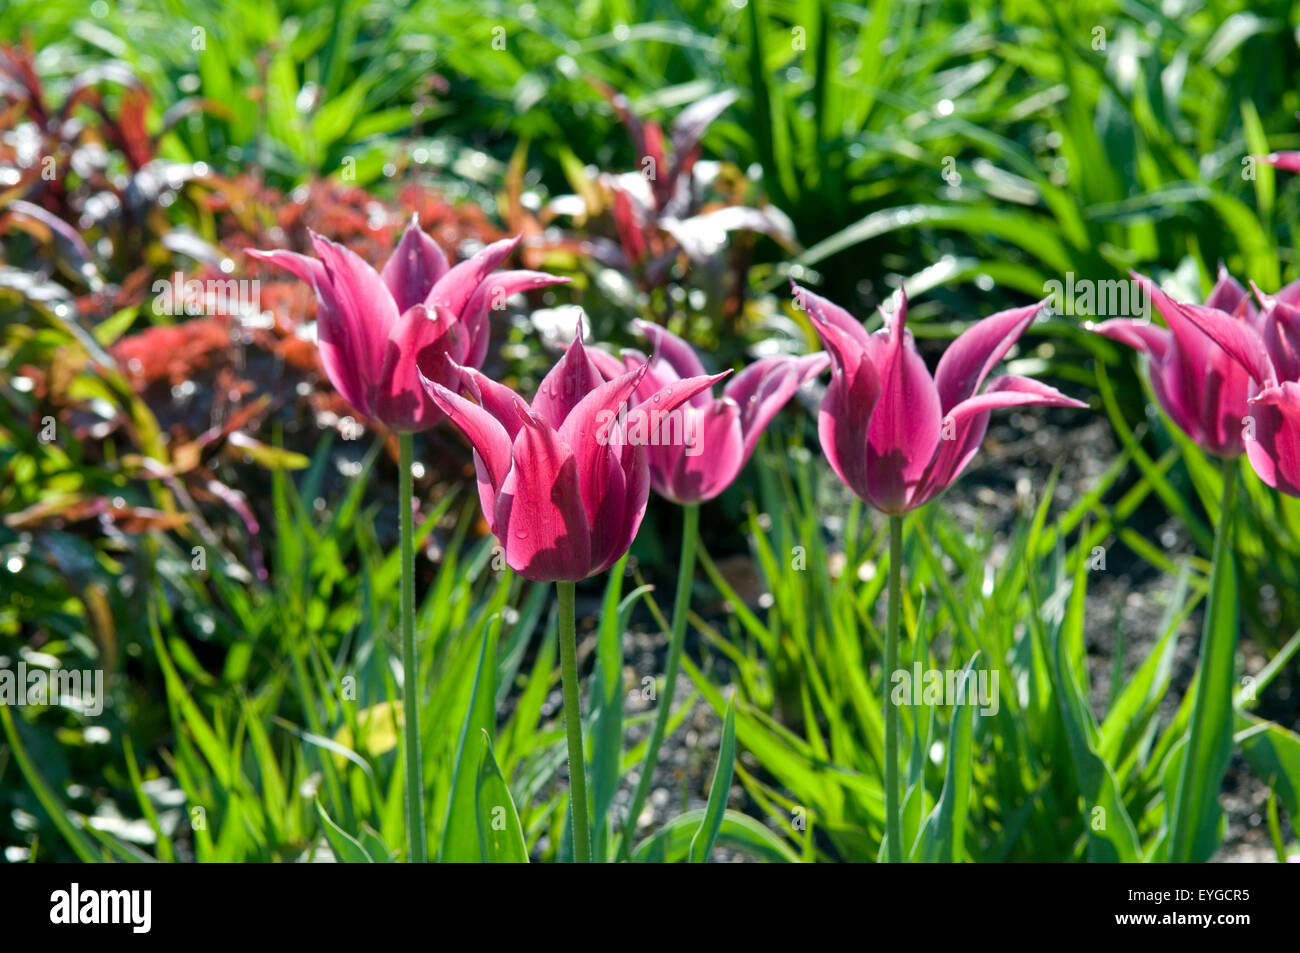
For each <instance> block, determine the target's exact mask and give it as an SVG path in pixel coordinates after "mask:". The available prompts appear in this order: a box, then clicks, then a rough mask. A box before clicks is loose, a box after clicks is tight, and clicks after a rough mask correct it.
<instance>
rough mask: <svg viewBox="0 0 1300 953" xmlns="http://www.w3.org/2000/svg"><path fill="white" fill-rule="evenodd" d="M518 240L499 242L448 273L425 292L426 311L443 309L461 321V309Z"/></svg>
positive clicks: (462, 313)
mask: <svg viewBox="0 0 1300 953" xmlns="http://www.w3.org/2000/svg"><path fill="white" fill-rule="evenodd" d="M519 238H520V236H518V235H516V236H515V237H514V238H503V239H501V241H499V242H493V243H492V244H491V245H488V246H487V247H486V248H483V249H482V250H480V251H479V252H478V253H477V254H475V255H474V256H473V257H471V258H468V259H466V260H465V261H462V262H461V263H460V264H458V265H456V266H454V267H453V268H451V269H450V270H448V271H447V273H446V274H445V275H443V276H442V278H441V279H439V281H438V283H437V284H435V285H434V286H433V288H432V289H431V290H430V291H429V297H428V299H426V301H425V304H426V305H428V306H429V307H430V308H433V307H436V306H441V307H444V308H446V309H447V310H448V311H450V312H451V313H452V314H454V315H456V317H457V318H461V319H463V318H464V315H465V309H466V307H467V306H468V305H469V302H470V299H471V298H472V297H474V292H476V291H478V289H479V285H481V284H483V282H484V280H485V279H486V278H487V277H488V275H490V274H491V273H492V272H493V271H495V270H496V267H497V265H499V264H501V262H503V261H505V260H506V258H507V257H509V255H510V253H511V252H512V251H514V249H515V246H516V245H518V244H519Z"/></svg>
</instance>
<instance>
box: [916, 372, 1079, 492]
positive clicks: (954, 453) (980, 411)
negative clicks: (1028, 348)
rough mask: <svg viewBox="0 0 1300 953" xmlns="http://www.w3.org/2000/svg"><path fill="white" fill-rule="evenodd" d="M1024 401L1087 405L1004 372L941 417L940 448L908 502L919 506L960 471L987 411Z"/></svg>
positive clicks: (971, 454) (982, 428)
mask: <svg viewBox="0 0 1300 953" xmlns="http://www.w3.org/2000/svg"><path fill="white" fill-rule="evenodd" d="M1025 404H1041V405H1047V406H1051V407H1086V406H1087V404H1085V403H1083V402H1082V401H1078V400H1075V399H1074V398H1072V397H1067V396H1066V395H1064V394H1062V393H1061V392H1060V391H1058V390H1057V389H1056V388H1055V387H1051V386H1049V385H1047V384H1044V383H1042V382H1041V381H1036V380H1034V379H1033V378H1030V377H1017V376H1014V375H1006V376H1003V377H998V378H995V379H994V380H992V381H990V382H989V385H988V387H987V388H986V389H985V390H984V392H983V393H980V394H976V395H975V396H973V397H968V398H966V399H965V400H963V401H962V402H961V403H959V404H957V406H955V407H953V408H952V409H951V410H950V411H948V413H947V415H946V416H945V417H944V420H943V430H942V439H941V440H940V442H939V449H938V451H937V452H936V453H935V455H934V459H933V461H931V463H930V467H929V469H928V470H927V471H926V474H925V477H924V479H923V480H922V483H921V486H920V487H919V488H918V490H917V492H916V494H915V497H914V499H913V501H912V504H911V505H912V506H920V505H921V504H922V503H925V502H928V501H929V500H932V499H933V498H934V497H936V496H938V495H939V494H940V493H942V492H943V491H944V490H945V489H946V488H947V487H948V486H950V485H951V484H952V483H953V481H954V480H956V479H957V477H959V476H960V475H961V473H962V471H963V470H965V469H966V466H967V464H969V463H970V461H971V458H972V457H974V456H975V454H976V453H977V452H978V451H979V448H980V444H982V443H983V442H984V434H985V432H986V431H987V430H988V424H989V412H990V411H992V410H994V409H996V408H999V407H1015V406H1021V405H1025Z"/></svg>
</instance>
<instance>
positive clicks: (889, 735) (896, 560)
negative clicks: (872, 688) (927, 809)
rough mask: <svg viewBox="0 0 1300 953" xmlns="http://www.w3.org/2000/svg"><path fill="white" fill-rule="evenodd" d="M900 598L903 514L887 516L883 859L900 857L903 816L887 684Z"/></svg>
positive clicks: (894, 714) (894, 712)
mask: <svg viewBox="0 0 1300 953" xmlns="http://www.w3.org/2000/svg"><path fill="white" fill-rule="evenodd" d="M902 598H903V517H901V516H891V517H889V609H888V620H887V621H886V623H885V686H884V691H883V692H882V694H883V695H884V697H885V842H886V847H885V859H886V860H888V861H889V862H890V863H891V864H897V863H900V862H902V860H903V819H902V818H903V815H902V802H901V798H900V797H899V789H898V784H899V777H898V709H897V708H896V707H895V705H894V699H893V693H892V692H891V691H890V689H889V686H890V684H891V683H892V681H893V678H894V671H895V670H896V669H897V668H898V610H899V605H900V604H901V602H902Z"/></svg>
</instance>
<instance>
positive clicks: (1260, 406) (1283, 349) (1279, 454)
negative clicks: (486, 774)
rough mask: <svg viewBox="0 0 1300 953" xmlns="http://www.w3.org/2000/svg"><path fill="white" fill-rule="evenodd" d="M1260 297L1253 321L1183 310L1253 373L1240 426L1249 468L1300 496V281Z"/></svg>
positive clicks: (1195, 309)
mask: <svg viewBox="0 0 1300 953" xmlns="http://www.w3.org/2000/svg"><path fill="white" fill-rule="evenodd" d="M1255 293H1256V295H1257V296H1258V297H1259V300H1260V302H1261V303H1262V304H1263V310H1262V311H1260V312H1258V314H1257V316H1256V317H1255V319H1254V320H1253V321H1242V320H1236V319H1235V318H1234V317H1233V316H1231V315H1228V314H1224V313H1223V312H1222V311H1216V310H1213V309H1209V308H1194V307H1191V306H1188V305H1181V306H1180V307H1181V309H1182V311H1183V313H1184V315H1185V317H1186V319H1187V320H1188V321H1189V322H1190V323H1192V324H1194V325H1195V326H1196V327H1198V328H1200V329H1201V330H1202V331H1204V332H1205V333H1206V334H1207V335H1208V336H1209V338H1210V339H1212V340H1213V342H1214V344H1215V345H1217V346H1218V347H1219V348H1221V349H1222V350H1223V351H1224V352H1225V353H1227V354H1228V355H1229V356H1230V357H1231V358H1232V359H1233V361H1235V362H1236V364H1235V366H1237V367H1239V368H1240V369H1241V370H1242V371H1243V372H1244V373H1246V374H1248V375H1249V378H1250V392H1249V397H1248V399H1247V405H1248V406H1247V409H1246V410H1244V411H1243V412H1242V414H1241V416H1240V417H1239V418H1238V421H1237V423H1238V426H1239V427H1240V429H1241V430H1242V431H1243V437H1244V443H1245V447H1246V456H1247V458H1248V459H1249V460H1250V465H1251V466H1252V467H1253V468H1254V470H1255V472H1256V473H1257V474H1259V478H1260V479H1261V480H1263V481H1264V482H1265V483H1267V484H1268V485H1269V486H1271V487H1274V488H1275V489H1278V490H1281V491H1282V492H1283V493H1287V494H1289V495H1291V496H1300V282H1296V283H1294V284H1291V285H1288V286H1287V287H1286V288H1283V289H1282V290H1281V291H1279V292H1278V293H1277V294H1276V295H1274V296H1269V295H1264V294H1262V293H1261V292H1260V291H1259V290H1258V289H1256V291H1255Z"/></svg>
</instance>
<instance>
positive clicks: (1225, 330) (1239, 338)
mask: <svg viewBox="0 0 1300 953" xmlns="http://www.w3.org/2000/svg"><path fill="white" fill-rule="evenodd" d="M1173 310H1174V311H1176V312H1177V313H1178V314H1179V316H1180V317H1181V318H1182V319H1183V320H1184V321H1185V322H1187V323H1188V324H1190V325H1192V326H1194V327H1196V328H1199V329H1200V330H1201V331H1203V332H1204V334H1205V336H1206V337H1208V338H1209V340H1210V341H1212V342H1213V343H1214V344H1217V345H1218V346H1219V347H1220V348H1221V349H1222V350H1223V351H1225V352H1226V353H1227V354H1228V356H1229V357H1231V358H1232V359H1233V360H1234V361H1236V362H1237V363H1238V364H1239V365H1241V367H1242V368H1243V369H1244V370H1245V371H1246V373H1248V374H1249V375H1250V376H1251V377H1253V378H1254V379H1255V381H1256V382H1257V383H1259V384H1260V385H1264V386H1266V385H1268V384H1271V383H1274V382H1276V380H1277V372H1276V371H1275V369H1274V368H1273V362H1272V360H1271V358H1270V357H1269V354H1268V348H1267V347H1265V345H1264V341H1263V339H1262V338H1261V337H1260V336H1259V335H1258V334H1257V333H1255V331H1254V330H1253V329H1252V328H1251V327H1250V325H1248V324H1246V323H1245V322H1244V321H1238V320H1236V319H1235V318H1232V317H1230V316H1228V315H1226V314H1224V313H1223V312H1222V311H1214V310H1211V309H1209V308H1200V307H1197V306H1196V305H1181V306H1179V305H1175V306H1174V309H1173Z"/></svg>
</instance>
